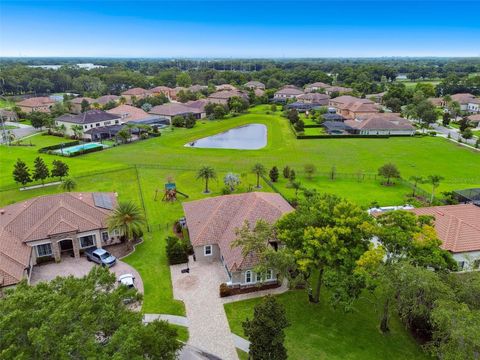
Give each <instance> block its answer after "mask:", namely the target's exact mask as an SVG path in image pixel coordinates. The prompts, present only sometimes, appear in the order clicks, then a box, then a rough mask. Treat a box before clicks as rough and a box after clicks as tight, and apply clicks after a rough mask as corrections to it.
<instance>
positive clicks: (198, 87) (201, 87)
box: [188, 85, 208, 93]
mask: <svg viewBox="0 0 480 360" xmlns="http://www.w3.org/2000/svg"><path fill="white" fill-rule="evenodd" d="M205 89H208V86H206V85H192V86H190V87H189V88H188V90H190V91H191V92H193V93H195V92H199V91H202V90H205Z"/></svg>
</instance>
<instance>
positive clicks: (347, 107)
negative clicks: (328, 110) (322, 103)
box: [328, 95, 380, 119]
mask: <svg viewBox="0 0 480 360" xmlns="http://www.w3.org/2000/svg"><path fill="white" fill-rule="evenodd" d="M328 105H329V106H331V107H333V108H335V109H336V112H337V114H340V115H342V116H344V117H346V118H350V119H354V118H356V117H357V116H359V115H369V114H376V113H378V112H379V110H380V106H379V105H377V104H375V103H374V102H373V101H371V100H368V99H360V98H356V97H354V96H350V95H342V96H339V97H336V98H333V99H330V101H329V103H328Z"/></svg>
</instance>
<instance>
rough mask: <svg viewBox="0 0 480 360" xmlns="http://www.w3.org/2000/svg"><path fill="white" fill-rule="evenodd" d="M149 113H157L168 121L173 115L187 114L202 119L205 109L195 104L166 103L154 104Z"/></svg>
mask: <svg viewBox="0 0 480 360" xmlns="http://www.w3.org/2000/svg"><path fill="white" fill-rule="evenodd" d="M148 113H149V114H150V115H159V116H161V117H164V118H166V119H168V120H169V121H170V122H171V121H172V118H173V117H175V116H187V115H190V114H192V115H193V116H194V117H195V119H197V120H198V119H202V118H204V117H205V110H203V109H201V107H200V108H197V107H195V106H188V105H186V104H181V103H167V104H163V105H157V106H154V107H153V108H152V109H151V110H150V111H149V112H148Z"/></svg>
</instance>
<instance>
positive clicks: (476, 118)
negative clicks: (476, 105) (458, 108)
mask: <svg viewBox="0 0 480 360" xmlns="http://www.w3.org/2000/svg"><path fill="white" fill-rule="evenodd" d="M468 120H470V121H471V122H475V123H478V122H480V114H477V115H470V116H469V117H468Z"/></svg>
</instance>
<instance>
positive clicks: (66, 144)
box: [38, 140, 80, 153]
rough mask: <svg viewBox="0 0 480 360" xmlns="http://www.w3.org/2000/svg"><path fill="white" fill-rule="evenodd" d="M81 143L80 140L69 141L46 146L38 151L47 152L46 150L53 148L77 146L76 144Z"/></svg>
mask: <svg viewBox="0 0 480 360" xmlns="http://www.w3.org/2000/svg"><path fill="white" fill-rule="evenodd" d="M79 144H80V141H79V140H75V141H69V142H67V143H62V144H57V145H51V146H45V147H43V148H40V149H38V152H39V153H46V152H48V151H51V150H58V149H61V148H65V147H69V146H75V145H79Z"/></svg>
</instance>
